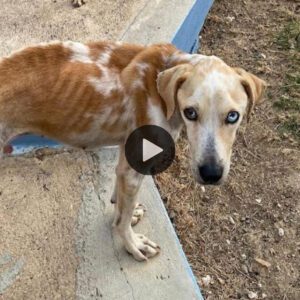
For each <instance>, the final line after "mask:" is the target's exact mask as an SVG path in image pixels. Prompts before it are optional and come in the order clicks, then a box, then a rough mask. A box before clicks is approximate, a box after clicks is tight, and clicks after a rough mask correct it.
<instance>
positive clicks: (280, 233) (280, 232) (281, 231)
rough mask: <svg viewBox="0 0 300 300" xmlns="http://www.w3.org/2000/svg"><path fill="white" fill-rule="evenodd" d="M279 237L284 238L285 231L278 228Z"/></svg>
mask: <svg viewBox="0 0 300 300" xmlns="http://www.w3.org/2000/svg"><path fill="white" fill-rule="evenodd" d="M278 235H279V236H284V230H283V228H278Z"/></svg>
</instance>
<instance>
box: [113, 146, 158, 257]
mask: <svg viewBox="0 0 300 300" xmlns="http://www.w3.org/2000/svg"><path fill="white" fill-rule="evenodd" d="M143 177H144V176H143V175H141V174H139V173H137V172H136V171H135V170H133V169H132V168H131V167H130V166H129V165H128V163H127V160H126V158H125V155H124V149H121V150H120V159H119V164H118V167H117V183H116V198H117V199H116V200H117V203H116V206H115V220H114V227H116V229H117V231H118V233H119V234H120V236H121V238H122V240H123V242H124V245H125V248H126V250H127V251H128V252H129V253H131V254H132V255H133V256H134V258H135V259H136V260H138V261H144V260H147V259H148V258H150V257H153V256H155V255H157V254H158V253H159V251H160V248H159V246H158V245H156V244H155V243H153V242H152V241H150V240H149V239H148V238H147V237H145V236H144V235H142V234H137V233H135V232H134V231H133V229H132V226H131V223H132V218H133V213H134V210H135V209H136V206H137V201H136V200H137V199H136V198H137V193H138V191H139V188H140V185H141V183H142V180H143Z"/></svg>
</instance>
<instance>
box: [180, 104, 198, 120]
mask: <svg viewBox="0 0 300 300" xmlns="http://www.w3.org/2000/svg"><path fill="white" fill-rule="evenodd" d="M183 113H184V115H185V117H186V118H187V119H189V120H191V121H196V120H197V119H198V113H197V111H196V110H195V109H194V108H193V107H188V108H186V109H185V110H184V111H183Z"/></svg>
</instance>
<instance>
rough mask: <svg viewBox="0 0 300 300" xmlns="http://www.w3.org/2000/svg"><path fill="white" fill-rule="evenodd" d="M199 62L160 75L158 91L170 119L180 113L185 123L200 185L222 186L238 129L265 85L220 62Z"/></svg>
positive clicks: (209, 59) (213, 59)
mask: <svg viewBox="0 0 300 300" xmlns="http://www.w3.org/2000/svg"><path fill="white" fill-rule="evenodd" d="M195 58H198V59H196V61H195ZM193 62H194V63H187V64H181V65H178V66H176V67H173V68H171V69H168V70H166V71H164V72H162V73H160V74H159V76H158V80H157V86H158V91H159V93H160V95H161V97H162V98H163V100H164V102H165V104H166V110H167V118H168V119H169V118H171V116H172V115H173V114H174V111H175V110H176V109H179V111H180V114H181V116H182V119H183V120H184V123H185V125H186V130H187V135H188V140H189V143H190V149H191V157H192V170H193V173H194V176H195V178H196V180H197V181H198V182H199V183H201V184H220V183H222V182H223V181H224V180H225V179H226V177H227V175H228V172H229V169H230V158H231V152H232V145H233V142H234V140H235V136H236V132H237V129H238V127H239V125H240V124H241V121H242V118H243V117H244V116H245V115H246V116H247V117H248V118H249V115H250V113H251V111H252V109H253V106H254V105H255V104H256V103H258V102H259V101H260V99H261V96H262V93H263V90H264V87H265V83H264V81H263V80H261V79H259V78H257V77H256V76H254V75H252V74H250V73H248V72H246V71H244V70H243V69H234V68H231V67H229V66H228V65H226V64H225V63H224V62H223V61H222V60H220V59H218V58H216V57H207V56H202V55H198V56H196V57H195V56H193Z"/></svg>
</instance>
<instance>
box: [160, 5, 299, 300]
mask: <svg viewBox="0 0 300 300" xmlns="http://www.w3.org/2000/svg"><path fill="white" fill-rule="evenodd" d="M299 12H300V2H299V1H297V0H294V1H292V0H290V1H288V0H284V1H283V0H257V1H251V0H243V1H241V0H232V1H226V0H219V1H215V3H214V6H213V9H212V10H211V12H210V15H209V16H208V19H207V21H206V24H205V27H204V30H203V32H202V36H201V53H204V54H207V55H210V54H214V55H217V56H219V57H221V58H223V59H224V60H225V61H226V62H227V63H228V64H230V65H232V66H239V67H243V68H245V69H247V70H248V71H251V72H253V73H255V74H257V75H258V76H260V77H262V78H263V79H265V80H266V81H267V82H268V84H269V87H268V91H267V94H266V97H265V102H264V103H263V104H262V105H261V106H259V107H257V108H256V110H255V113H254V115H253V117H252V119H251V122H250V123H249V124H244V125H243V126H242V128H241V130H240V132H239V135H238V139H237V142H236V145H235V149H234V153H233V158H232V168H231V172H230V176H229V180H228V181H227V183H226V184H225V185H223V186H220V187H205V189H203V188H201V187H200V186H199V185H197V184H196V183H195V182H194V180H193V178H192V177H191V172H190V170H189V160H188V156H189V155H188V146H187V143H186V140H185V137H183V138H182V139H181V141H180V143H179V147H178V149H177V157H176V161H175V163H174V164H173V165H172V167H171V168H170V169H169V170H168V172H167V173H163V174H160V175H159V176H157V178H156V181H157V184H158V186H159V189H160V191H161V194H162V197H163V199H164V202H165V205H166V207H167V209H168V211H169V215H170V217H171V220H172V221H173V223H174V226H175V228H176V230H177V233H178V235H179V237H180V240H181V242H182V244H183V247H184V250H185V252H186V254H187V256H188V259H189V261H190V263H191V265H192V268H193V270H194V272H195V274H196V276H197V278H198V281H199V284H200V286H201V288H202V290H203V294H204V296H205V298H206V299H282V300H287V299H290V300H299V299H300V201H299V193H300V147H299V145H300V113H299V111H300V89H299V85H300V70H299V66H300V64H299V63H300V53H299V50H300V19H299Z"/></svg>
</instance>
